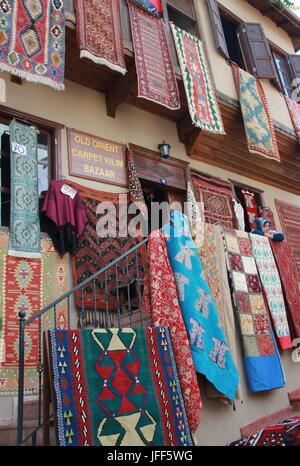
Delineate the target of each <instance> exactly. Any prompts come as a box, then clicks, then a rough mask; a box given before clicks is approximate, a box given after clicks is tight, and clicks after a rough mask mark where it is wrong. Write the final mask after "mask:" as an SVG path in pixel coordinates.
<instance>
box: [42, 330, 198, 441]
mask: <svg viewBox="0 0 300 466" xmlns="http://www.w3.org/2000/svg"><path fill="white" fill-rule="evenodd" d="M50 354H51V365H52V371H53V375H54V380H53V385H54V393H55V402H56V410H55V414H56V422H57V428H58V441H59V445H63V446H76V445H81V446H83V445H85V446H89V445H94V446H100V445H102V446H144V445H151V446H165V445H168V446H171V445H176V446H184V445H186V446H189V445H192V440H191V436H190V431H189V426H188V422H187V418H186V413H185V407H184V402H183V398H182V394H181V389H180V384H179V381H178V376H177V370H176V365H175V361H174V355H173V350H172V345H171V340H170V336H169V331H168V329H167V328H166V327H155V328H148V329H146V330H144V329H134V330H133V329H131V328H124V329H109V330H104V329H103V330H100V329H99V330H87V329H85V330H82V331H79V330H70V331H57V332H50Z"/></svg>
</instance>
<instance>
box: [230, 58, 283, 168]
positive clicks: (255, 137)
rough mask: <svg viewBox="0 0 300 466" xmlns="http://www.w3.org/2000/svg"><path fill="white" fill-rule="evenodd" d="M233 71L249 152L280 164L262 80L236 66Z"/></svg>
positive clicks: (233, 66)
mask: <svg viewBox="0 0 300 466" xmlns="http://www.w3.org/2000/svg"><path fill="white" fill-rule="evenodd" d="M232 71H233V77H234V81H235V85H236V90H237V94H238V97H239V99H240V104H241V111H242V115H243V119H244V125H245V131H246V137H247V144H248V150H249V152H251V153H253V154H258V155H262V156H263V157H267V158H269V159H272V160H276V161H277V162H280V154H279V150H278V145H277V140H276V134H275V130H274V127H273V122H272V117H271V114H270V111H269V106H268V102H267V99H266V96H265V91H264V88H263V86H262V84H261V82H260V80H259V79H258V78H255V77H254V76H252V75H251V74H249V73H247V72H246V71H244V70H242V69H240V68H239V67H238V66H237V65H235V64H233V65H232Z"/></svg>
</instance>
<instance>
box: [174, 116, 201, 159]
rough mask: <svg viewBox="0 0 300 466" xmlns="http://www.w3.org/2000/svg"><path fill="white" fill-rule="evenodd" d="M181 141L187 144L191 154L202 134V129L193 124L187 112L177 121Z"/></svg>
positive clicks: (188, 151) (188, 152)
mask: <svg viewBox="0 0 300 466" xmlns="http://www.w3.org/2000/svg"><path fill="white" fill-rule="evenodd" d="M176 125H177V132H178V137H179V141H180V142H181V143H182V144H185V148H186V152H187V154H188V155H190V154H191V153H192V152H193V149H194V146H195V144H196V142H197V140H198V138H199V136H200V133H201V129H200V128H197V127H196V126H194V125H193V123H192V120H191V117H190V114H189V113H186V114H185V116H184V117H183V118H181V119H180V120H178V121H177V122H176Z"/></svg>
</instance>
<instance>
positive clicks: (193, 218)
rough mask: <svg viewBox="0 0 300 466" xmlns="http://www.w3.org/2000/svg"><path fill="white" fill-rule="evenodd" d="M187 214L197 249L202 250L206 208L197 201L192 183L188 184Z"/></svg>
mask: <svg viewBox="0 0 300 466" xmlns="http://www.w3.org/2000/svg"><path fill="white" fill-rule="evenodd" d="M187 214H188V219H189V222H190V227H191V233H192V238H193V240H194V242H195V245H196V246H197V248H201V246H202V244H203V240H204V234H205V231H204V230H205V229H204V226H205V223H204V206H203V202H201V203H200V202H197V201H196V197H195V194H194V191H193V188H192V186H191V183H190V182H188V187H187Z"/></svg>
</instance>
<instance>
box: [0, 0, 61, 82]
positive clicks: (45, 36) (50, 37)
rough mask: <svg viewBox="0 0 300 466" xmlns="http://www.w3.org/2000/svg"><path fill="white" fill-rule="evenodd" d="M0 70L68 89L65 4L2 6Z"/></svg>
mask: <svg viewBox="0 0 300 466" xmlns="http://www.w3.org/2000/svg"><path fill="white" fill-rule="evenodd" d="M0 22H1V34H0V41H1V56H0V70H1V71H8V72H9V73H11V74H14V75H16V76H19V77H20V78H22V79H26V80H27V81H32V82H36V83H41V84H46V85H48V86H51V87H53V88H54V89H57V90H63V89H64V84H63V80H64V62H65V9H64V0H34V1H33V0H32V1H25V0H4V1H2V2H0Z"/></svg>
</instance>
